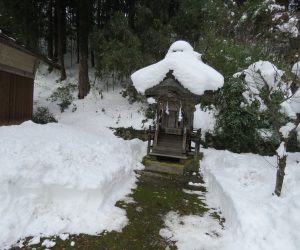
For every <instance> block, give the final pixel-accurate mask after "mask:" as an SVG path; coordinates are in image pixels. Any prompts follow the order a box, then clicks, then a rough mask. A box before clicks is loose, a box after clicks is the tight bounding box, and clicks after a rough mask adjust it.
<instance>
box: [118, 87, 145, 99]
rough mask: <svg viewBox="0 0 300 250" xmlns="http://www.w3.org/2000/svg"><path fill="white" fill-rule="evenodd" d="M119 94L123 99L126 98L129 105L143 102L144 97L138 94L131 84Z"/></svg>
mask: <svg viewBox="0 0 300 250" xmlns="http://www.w3.org/2000/svg"><path fill="white" fill-rule="evenodd" d="M121 94H122V96H123V97H124V98H128V101H129V103H130V104H132V103H135V102H143V101H145V97H144V96H142V95H141V94H139V93H138V92H137V90H136V89H135V87H134V86H133V85H132V84H130V85H127V86H126V88H125V89H124V90H122V91H121Z"/></svg>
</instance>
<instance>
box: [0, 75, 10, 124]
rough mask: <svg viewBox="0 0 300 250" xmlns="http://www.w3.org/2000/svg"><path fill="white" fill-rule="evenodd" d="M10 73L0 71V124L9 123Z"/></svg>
mask: <svg viewBox="0 0 300 250" xmlns="http://www.w3.org/2000/svg"><path fill="white" fill-rule="evenodd" d="M9 89H10V75H9V74H8V73H6V72H3V71H0V126H1V125H8V124H9Z"/></svg>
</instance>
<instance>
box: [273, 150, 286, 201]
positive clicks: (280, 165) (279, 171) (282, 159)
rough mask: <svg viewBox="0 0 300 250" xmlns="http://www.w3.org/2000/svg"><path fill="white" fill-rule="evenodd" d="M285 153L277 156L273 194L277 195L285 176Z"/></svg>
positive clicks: (279, 192) (279, 193)
mask: <svg viewBox="0 0 300 250" xmlns="http://www.w3.org/2000/svg"><path fill="white" fill-rule="evenodd" d="M286 158H287V156H286V155H283V156H281V157H280V156H278V157H277V159H278V169H277V175H276V185H275V194H276V195H277V196H280V195H281V190H282V185H283V180H284V176H285V172H284V171H285V167H286Z"/></svg>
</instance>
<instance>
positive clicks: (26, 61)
mask: <svg viewBox="0 0 300 250" xmlns="http://www.w3.org/2000/svg"><path fill="white" fill-rule="evenodd" d="M35 60H36V58H35V57H33V56H31V55H29V54H26V53H24V52H22V51H20V50H16V49H15V48H13V47H10V46H8V45H6V44H3V43H0V64H1V65H6V66H9V67H11V68H15V69H18V70H21V71H25V72H27V73H30V74H33V73H34V66H35Z"/></svg>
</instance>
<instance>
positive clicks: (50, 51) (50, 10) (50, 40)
mask: <svg viewBox="0 0 300 250" xmlns="http://www.w3.org/2000/svg"><path fill="white" fill-rule="evenodd" d="M47 40H48V48H47V49H48V57H49V58H50V59H51V60H52V59H53V1H52V0H49V6H48V39H47Z"/></svg>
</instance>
